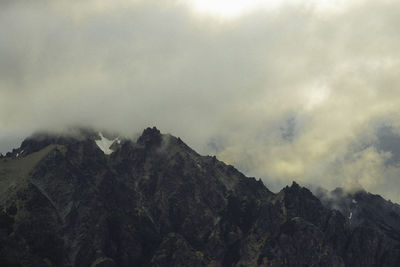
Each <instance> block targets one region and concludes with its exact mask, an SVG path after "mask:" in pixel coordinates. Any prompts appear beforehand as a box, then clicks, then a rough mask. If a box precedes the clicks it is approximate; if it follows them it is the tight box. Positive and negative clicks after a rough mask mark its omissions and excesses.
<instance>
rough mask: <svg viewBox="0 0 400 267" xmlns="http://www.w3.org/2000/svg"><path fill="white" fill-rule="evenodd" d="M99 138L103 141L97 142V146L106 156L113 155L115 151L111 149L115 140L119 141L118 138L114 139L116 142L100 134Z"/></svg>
mask: <svg viewBox="0 0 400 267" xmlns="http://www.w3.org/2000/svg"><path fill="white" fill-rule="evenodd" d="M99 136H100V138H101V139H100V140H95V141H96V145H97V146H98V147H99V148H100V149H101V150H102V151H103V152H104V154H106V155H110V154H111V153H113V152H114V151H113V150H112V149H110V147H111V145H112V144H113V143H114V142H115V140H117V138H116V139H114V140H109V139H107V138H105V137H104V136H103V134H102V133H99Z"/></svg>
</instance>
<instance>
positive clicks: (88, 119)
mask: <svg viewBox="0 0 400 267" xmlns="http://www.w3.org/2000/svg"><path fill="white" fill-rule="evenodd" d="M398 25H400V2H399V1H388V0H381V1H372V0H348V1H341V0H331V1H329V0H323V1H317V0H305V1H301V0H255V1H249V0H247V1H242V0H231V1H227V0H214V1H208V0H201V1H200V0H186V1H185V0H169V1H168V0H158V1H156V0H146V1H144V0H131V1H126V0H124V1H122V0H96V1H95V0H81V1H78V0H72V1H71V0H69V1H67V0H59V1H50V0H37V1H28V0H12V1H11V0H10V1H8V0H6V1H1V2H0V36H1V37H0V152H2V153H5V152H7V151H9V150H11V149H12V148H13V147H17V146H18V145H19V143H20V142H21V140H22V139H23V138H24V137H26V136H27V135H29V134H31V133H32V132H34V131H37V130H43V129H46V130H60V129H64V128H65V127H69V126H71V125H80V126H91V127H97V128H102V129H112V130H114V131H119V132H121V133H122V134H124V135H126V136H134V135H135V134H137V133H138V132H141V131H142V130H143V129H144V128H145V127H147V126H157V127H158V128H159V129H160V130H161V131H162V132H164V133H171V134H173V135H175V136H179V137H181V138H182V139H183V140H184V141H185V142H186V143H187V144H188V145H190V146H191V147H193V148H194V149H196V150H197V151H198V152H200V153H201V154H212V155H216V156H217V157H218V158H219V159H220V160H223V161H225V162H226V163H229V164H232V165H234V166H236V167H237V168H238V169H239V170H241V171H242V172H244V173H245V174H246V175H248V176H255V177H257V178H261V179H262V180H263V181H264V183H265V184H266V185H267V187H269V188H270V189H271V190H273V191H277V190H279V189H280V188H281V187H282V186H284V185H286V184H290V183H291V181H293V180H296V181H298V182H299V183H301V184H303V185H308V184H311V185H317V186H323V187H325V188H327V189H333V188H335V187H337V186H342V187H345V188H347V189H348V190H353V189H356V188H360V187H362V188H364V189H366V190H368V191H371V192H373V193H378V194H381V195H383V196H384V197H385V198H387V199H391V200H392V201H395V202H400V109H399V106H400V88H399V85H400V75H399V74H400V73H399V72H400V61H399V60H400V58H399V56H400V53H399V47H400V32H399V30H398Z"/></svg>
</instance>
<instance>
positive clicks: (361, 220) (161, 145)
mask: <svg viewBox="0 0 400 267" xmlns="http://www.w3.org/2000/svg"><path fill="white" fill-rule="evenodd" d="M99 138H104V136H103V135H101V136H100V135H99V134H98V133H97V132H94V131H91V130H84V131H80V132H79V134H78V135H68V136H55V135H50V134H41V135H36V136H33V137H30V138H28V139H26V140H25V141H24V142H23V143H22V145H21V147H20V148H18V149H15V150H14V151H13V153H11V154H8V155H7V156H4V157H2V158H0V266H95V267H109V266H110V267H113V266H363V267H367V266H400V257H399V255H400V238H399V236H400V229H399V228H400V221H399V218H400V215H399V213H398V210H397V208H398V206H396V205H395V204H392V203H389V202H387V201H385V200H384V199H382V198H379V199H378V200H369V195H368V193H366V192H365V194H366V195H365V196H364V195H362V196H361V195H360V196H351V199H350V202H351V203H352V199H353V197H354V198H356V199H357V200H355V201H358V202H357V203H359V205H363V209H361V210H359V211H357V212H356V211H353V212H354V216H355V217H354V218H352V219H354V221H352V220H350V219H349V216H348V214H347V213H348V212H349V210H347V209H346V207H348V206H346V205H347V204H349V203H347V202H348V196H347V195H342V196H340V197H339V199H343V201H344V202H345V203H347V204H343V205H342V206H343V207H344V208H342V209H333V205H331V204H329V203H330V202H329V200H328V199H326V198H323V197H321V196H319V198H317V197H316V196H314V195H313V194H312V193H311V192H310V191H309V190H308V189H306V188H304V187H301V186H299V185H298V184H296V183H293V184H292V185H291V186H290V187H286V188H284V189H283V190H282V191H281V192H279V193H278V194H274V193H272V192H271V191H269V190H268V189H267V188H266V187H265V186H264V185H263V183H262V182H261V181H257V180H256V179H254V178H247V177H245V176H244V175H243V174H241V173H240V172H239V171H237V170H236V169H235V168H234V167H232V166H229V165H226V164H224V163H223V162H220V161H218V160H217V159H216V158H215V157H210V156H200V155H199V154H197V153H196V152H195V151H193V150H192V149H191V148H189V147H188V146H187V145H186V144H185V143H183V142H182V140H180V139H179V138H175V137H173V136H171V135H164V134H161V133H160V131H159V130H158V129H156V128H148V129H146V130H144V132H143V134H142V135H141V136H140V137H139V139H138V140H137V141H136V142H134V141H131V140H127V139H123V140H122V139H115V142H114V143H113V144H112V145H111V146H110V149H111V150H112V153H111V154H109V155H108V154H105V153H104V152H103V150H102V149H101V148H100V147H99V146H98V145H97V144H96V140H99ZM113 140H114V139H113ZM320 199H322V202H321V201H320ZM346 201H347V202H346ZM353 204H354V203H353ZM349 205H350V204H349ZM339 206H340V205H339ZM349 207H350V206H349ZM351 207H352V209H354V207H353V206H351ZM382 207H384V208H387V212H384V216H372V215H371V214H370V213H371V211H373V210H375V209H380V210H382ZM396 207H397V208H396ZM335 208H336V206H335Z"/></svg>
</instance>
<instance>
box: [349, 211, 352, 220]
mask: <svg viewBox="0 0 400 267" xmlns="http://www.w3.org/2000/svg"><path fill="white" fill-rule="evenodd" d="M352 217H353V212H350V215H349V220H351V218H352Z"/></svg>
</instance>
